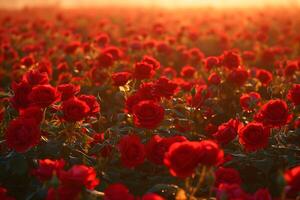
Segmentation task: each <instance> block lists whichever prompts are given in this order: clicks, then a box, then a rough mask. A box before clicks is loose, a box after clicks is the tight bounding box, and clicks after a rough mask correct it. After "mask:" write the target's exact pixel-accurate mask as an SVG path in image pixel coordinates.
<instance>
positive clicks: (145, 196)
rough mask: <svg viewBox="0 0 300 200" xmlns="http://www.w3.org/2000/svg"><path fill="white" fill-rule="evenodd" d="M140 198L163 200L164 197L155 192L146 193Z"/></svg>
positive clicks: (144, 199)
mask: <svg viewBox="0 0 300 200" xmlns="http://www.w3.org/2000/svg"><path fill="white" fill-rule="evenodd" d="M142 200H164V198H162V197H161V196H159V195H158V194H155V193H148V194H145V195H144V196H143V197H142Z"/></svg>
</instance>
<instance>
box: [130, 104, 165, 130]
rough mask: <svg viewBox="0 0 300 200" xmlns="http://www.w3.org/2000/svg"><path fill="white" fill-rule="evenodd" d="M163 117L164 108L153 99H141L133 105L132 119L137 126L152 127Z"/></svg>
mask: <svg viewBox="0 0 300 200" xmlns="http://www.w3.org/2000/svg"><path fill="white" fill-rule="evenodd" d="M163 119H164V108H163V107H162V106H161V105H160V104H158V103H156V102H155V101H151V100H145V101H141V102H139V103H138V104H136V105H135V106H134V107H133V121H134V124H135V125H136V126H137V127H141V128H147V129H154V128H156V127H157V126H158V125H159V124H160V123H161V122H162V121H163Z"/></svg>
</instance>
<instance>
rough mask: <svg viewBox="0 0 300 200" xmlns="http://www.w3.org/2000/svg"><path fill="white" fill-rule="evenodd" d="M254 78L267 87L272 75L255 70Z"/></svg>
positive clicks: (262, 70) (266, 71) (261, 70)
mask: <svg viewBox="0 0 300 200" xmlns="http://www.w3.org/2000/svg"><path fill="white" fill-rule="evenodd" d="M256 77H257V78H258V80H259V81H260V82H261V83H262V84H263V85H264V86H266V85H269V84H270V82H271V81H272V79H273V76H272V73H271V72H269V71H268V70H264V69H259V70H257V72H256Z"/></svg>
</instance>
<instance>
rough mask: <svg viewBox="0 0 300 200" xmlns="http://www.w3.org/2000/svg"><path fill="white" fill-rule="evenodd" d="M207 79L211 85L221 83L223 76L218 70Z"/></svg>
mask: <svg viewBox="0 0 300 200" xmlns="http://www.w3.org/2000/svg"><path fill="white" fill-rule="evenodd" d="M207 81H208V83H209V84H210V85H219V84H220V83H221V78H220V76H219V75H218V74H217V73H216V72H213V73H211V74H210V75H209V77H208V79H207Z"/></svg>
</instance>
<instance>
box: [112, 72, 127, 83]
mask: <svg viewBox="0 0 300 200" xmlns="http://www.w3.org/2000/svg"><path fill="white" fill-rule="evenodd" d="M130 78H131V73H129V72H116V73H113V74H112V75H111V79H112V80H113V85H114V86H123V85H125V84H126V83H127V82H128V81H129V79H130Z"/></svg>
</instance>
